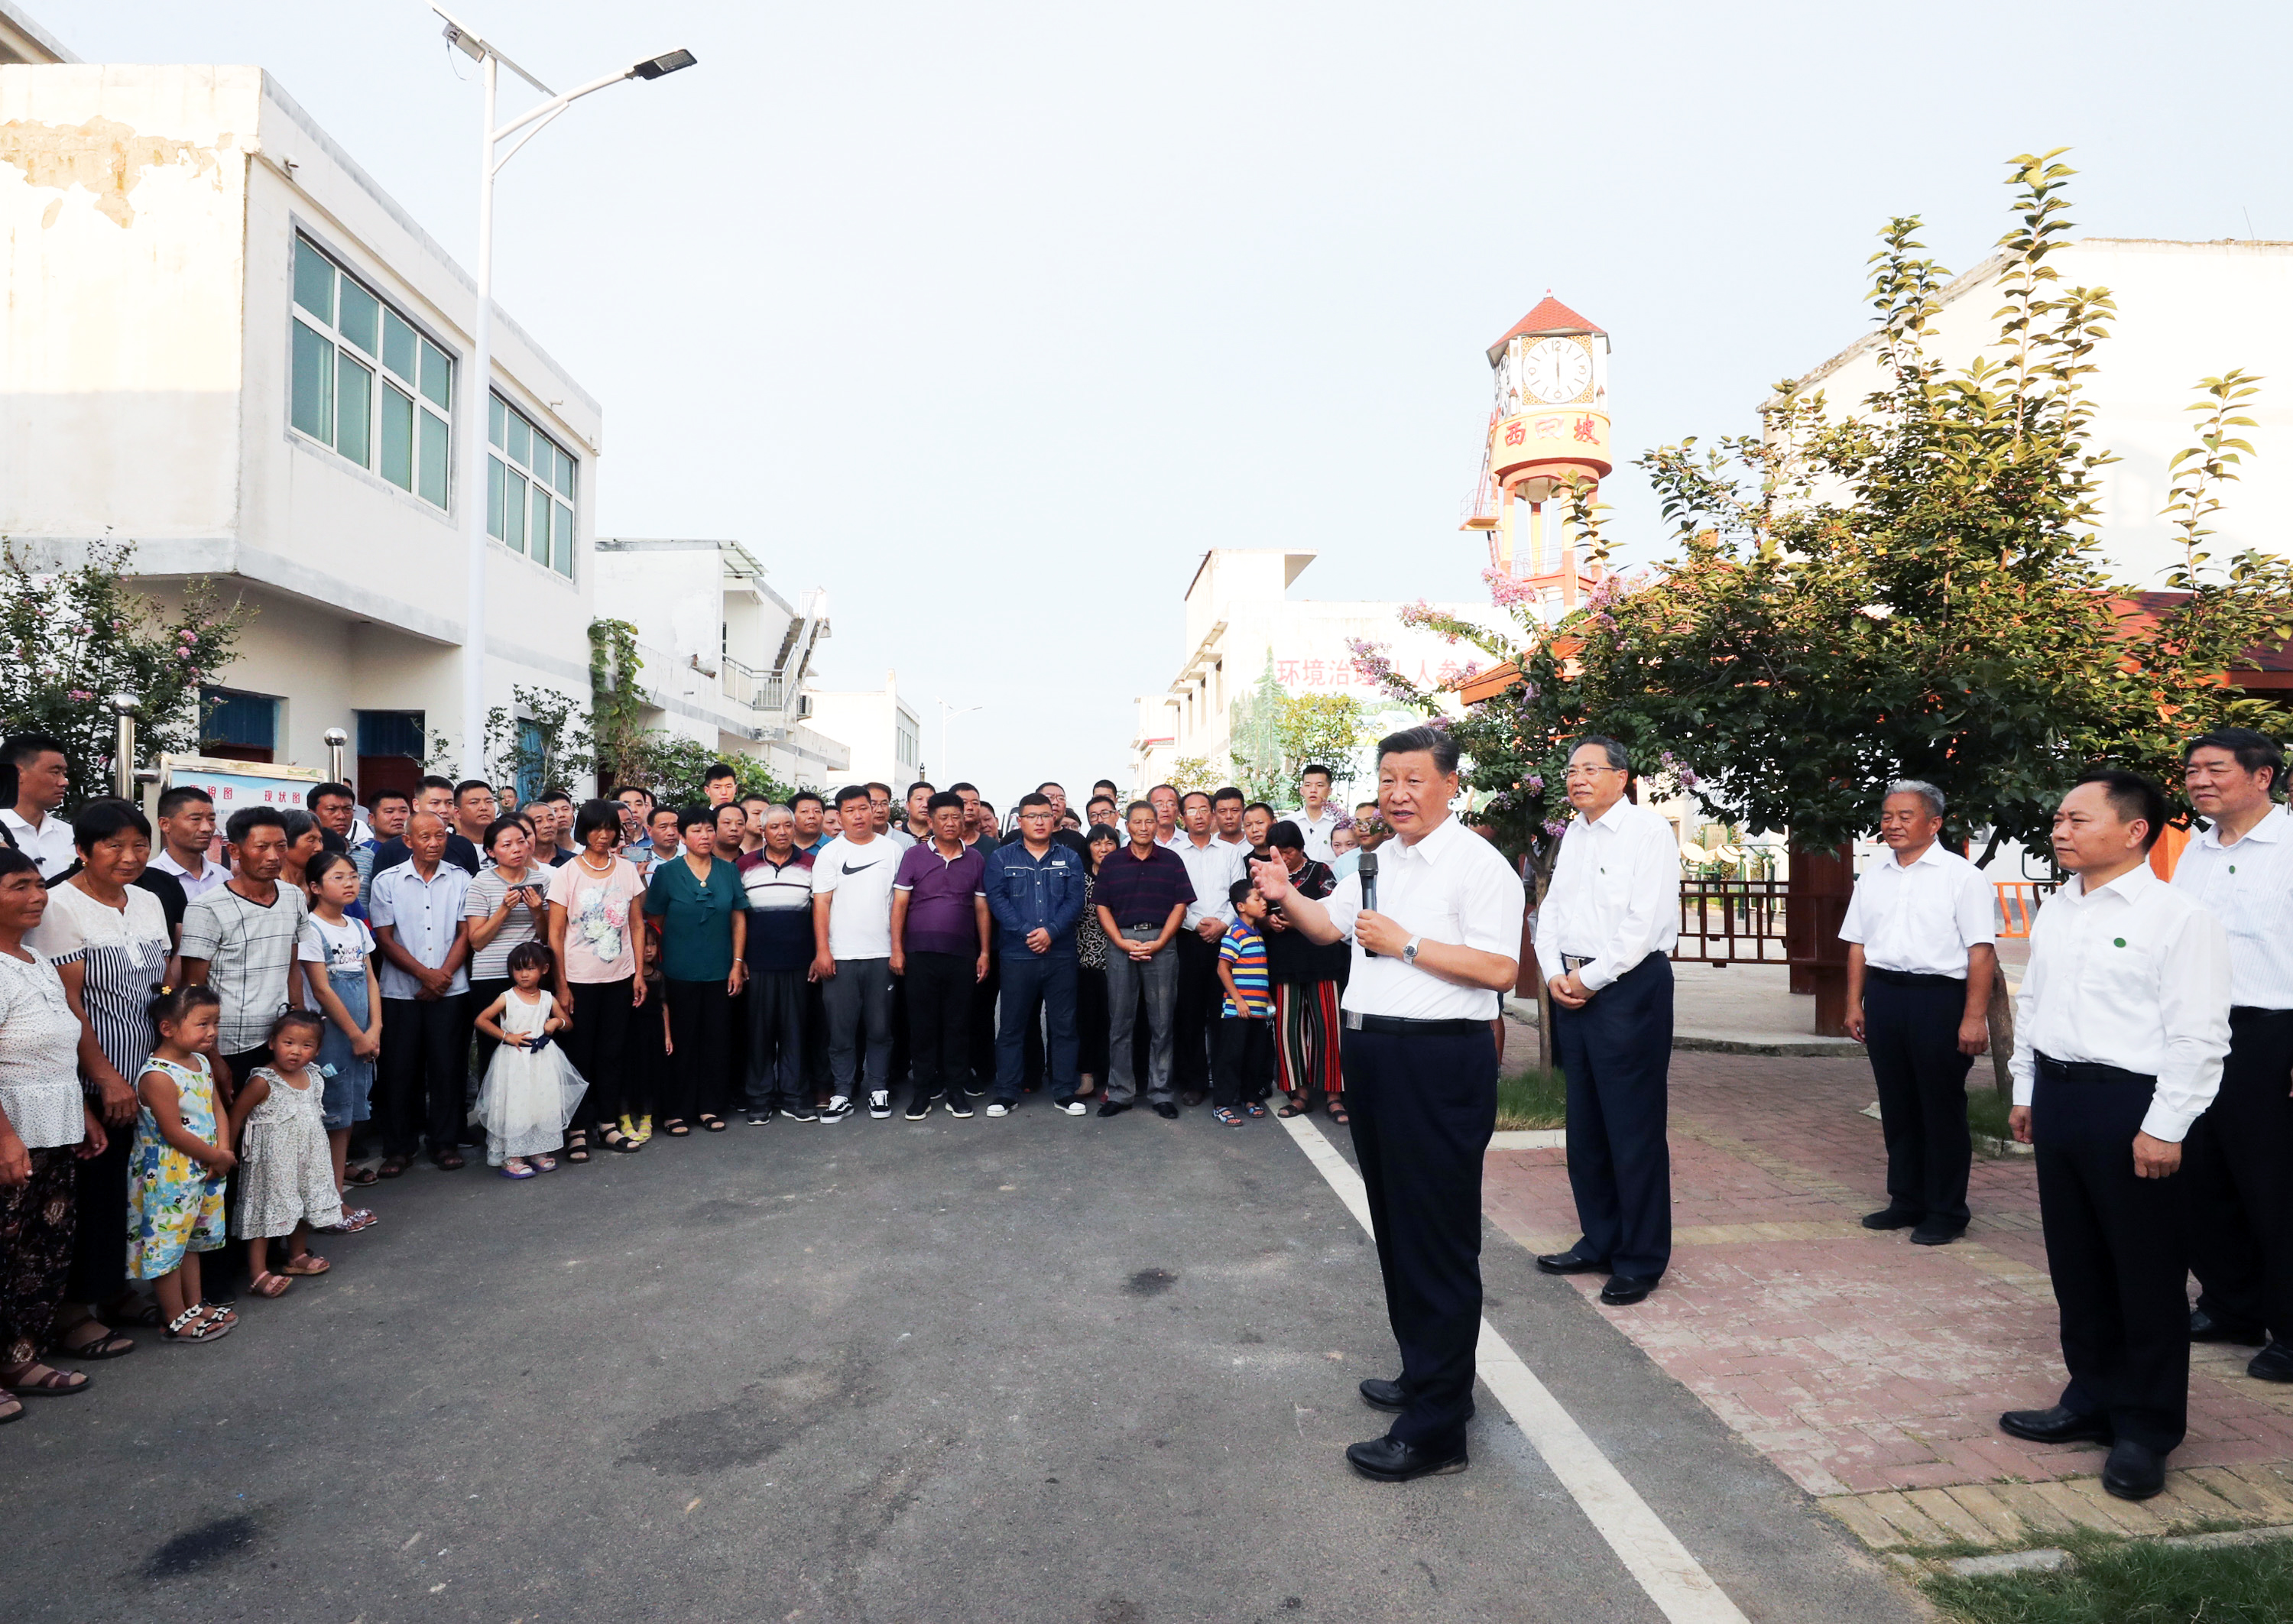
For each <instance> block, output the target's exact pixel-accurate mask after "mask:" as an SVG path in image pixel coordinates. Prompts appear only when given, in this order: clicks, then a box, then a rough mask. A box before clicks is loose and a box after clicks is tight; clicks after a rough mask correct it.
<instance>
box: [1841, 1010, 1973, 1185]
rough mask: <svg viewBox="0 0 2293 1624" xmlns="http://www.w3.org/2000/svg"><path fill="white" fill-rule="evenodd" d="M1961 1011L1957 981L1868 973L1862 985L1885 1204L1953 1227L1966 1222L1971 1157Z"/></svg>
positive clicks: (1967, 1061) (1865, 1040)
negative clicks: (1906, 980)
mask: <svg viewBox="0 0 2293 1624" xmlns="http://www.w3.org/2000/svg"><path fill="white" fill-rule="evenodd" d="M1965 1014H1966V983H1965V982H1945V981H1941V980H1940V979H1938V980H1936V981H1934V982H1922V983H1920V984H1918V985H1916V986H1905V985H1903V984H1901V983H1900V982H1883V981H1880V980H1878V979H1876V977H1874V978H1872V979H1870V980H1868V981H1866V982H1864V985H1863V1020H1864V1032H1863V1045H1864V1047H1865V1049H1866V1050H1867V1051H1868V1053H1869V1054H1870V1056H1871V1079H1872V1081H1874V1082H1875V1083H1876V1084H1877V1085H1878V1088H1879V1127H1880V1131H1881V1133H1882V1134H1884V1135H1885V1138H1886V1141H1887V1205H1888V1206H1889V1207H1891V1208H1893V1209H1894V1210H1895V1211H1897V1212H1899V1213H1905V1214H1908V1216H1912V1217H1914V1218H1917V1219H1920V1220H1922V1221H1924V1222H1925V1223H1928V1224H1948V1225H1949V1226H1950V1227H1952V1228H1954V1229H1965V1227H1966V1220H1967V1210H1966V1180H1967V1171H1968V1169H1969V1168H1971V1167H1973V1162H1974V1141H1973V1136H1972V1135H1969V1134H1968V1132H1967V1128H1966V1071H1967V1068H1968V1067H1969V1066H1972V1065H1973V1063H1974V1058H1973V1056H1972V1055H1969V1054H1960V1053H1959V1052H1958V1023H1959V1022H1960V1020H1961V1019H1962V1018H1964V1017H1965Z"/></svg>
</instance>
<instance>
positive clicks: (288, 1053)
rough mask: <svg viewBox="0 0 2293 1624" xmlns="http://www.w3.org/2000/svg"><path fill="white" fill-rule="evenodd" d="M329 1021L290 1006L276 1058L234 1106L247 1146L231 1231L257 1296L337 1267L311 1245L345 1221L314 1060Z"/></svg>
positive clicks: (278, 1026)
mask: <svg viewBox="0 0 2293 1624" xmlns="http://www.w3.org/2000/svg"><path fill="white" fill-rule="evenodd" d="M325 1034H326V1023H325V1022H323V1021H321V1020H320V1017H319V1016H318V1015H317V1014H315V1013H314V1012H312V1011H311V1010H307V1009H290V1010H288V1011H287V1012H286V1013H285V1014H282V1015H280V1017H279V1019H278V1020H277V1021H276V1022H273V1023H272V1025H271V1063H270V1064H269V1065H267V1066H257V1067H255V1070H254V1071H250V1072H249V1073H247V1080H246V1081H245V1082H244V1083H242V1084H240V1085H239V1094H238V1095H237V1097H236V1098H234V1099H233V1100H232V1101H231V1138H232V1142H233V1143H237V1144H238V1146H239V1207H238V1210H237V1211H235V1212H233V1213H232V1214H231V1233H232V1234H234V1235H236V1236H238V1237H239V1239H240V1240H244V1241H246V1242H247V1273H249V1274H250V1275H252V1276H254V1279H255V1284H254V1287H253V1289H254V1292H255V1296H257V1297H280V1296H283V1295H285V1293H286V1291H287V1289H288V1287H289V1286H292V1285H293V1284H294V1283H295V1281H296V1279H299V1278H301V1277H304V1276H306V1275H312V1274H324V1273H326V1272H327V1271H328V1268H330V1267H332V1266H333V1265H331V1264H328V1262H327V1260H326V1259H325V1258H323V1257H321V1256H319V1255H318V1254H317V1253H315V1252H313V1251H312V1250H311V1230H312V1226H313V1225H316V1226H317V1227H319V1228H320V1229H332V1228H334V1227H335V1226H336V1225H337V1224H340V1223H341V1222H342V1221H343V1196H342V1191H341V1189H340V1188H339V1187H338V1186H337V1185H336V1183H335V1157H334V1151H333V1149H332V1147H331V1146H329V1145H328V1143H327V1119H326V1084H325V1081H324V1079H321V1078H320V1075H319V1069H318V1067H317V1066H315V1065H314V1064H312V1062H314V1061H315V1060H317V1059H318V1057H319V1045H320V1041H321V1039H322V1038H324V1036H325ZM281 1235H284V1236H286V1237H287V1261H286V1262H284V1263H282V1264H280V1265H279V1267H278V1269H277V1271H276V1272H275V1273H274V1272H273V1271H272V1269H271V1241H273V1240H277V1239H278V1238H279V1237H280V1236H281Z"/></svg>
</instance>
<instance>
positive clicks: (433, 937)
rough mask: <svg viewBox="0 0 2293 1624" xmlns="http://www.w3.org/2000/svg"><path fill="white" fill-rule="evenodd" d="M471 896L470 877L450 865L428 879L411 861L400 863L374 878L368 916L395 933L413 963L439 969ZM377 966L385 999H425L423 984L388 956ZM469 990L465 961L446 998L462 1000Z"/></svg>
mask: <svg viewBox="0 0 2293 1624" xmlns="http://www.w3.org/2000/svg"><path fill="white" fill-rule="evenodd" d="M469 894H470V877H469V876H468V875H466V874H465V873H463V872H462V870H461V869H458V868H457V867H456V866H455V865H454V864H452V863H450V862H447V861H444V860H441V861H440V862H439V864H438V867H437V868H436V869H433V871H432V873H431V876H430V877H429V878H428V879H426V880H425V879H424V878H423V877H422V876H421V873H420V871H419V870H417V869H416V868H415V866H414V865H413V864H412V863H410V862H403V863H399V864H397V865H395V866H394V867H392V868H388V869H384V870H383V871H382V872H381V873H380V874H377V875H376V876H375V877H374V890H373V893H372V894H371V895H370V896H369V900H368V902H367V917H369V919H371V920H373V921H374V923H375V924H376V925H377V926H381V925H389V926H391V927H392V928H393V929H394V930H396V931H397V933H398V945H399V946H400V947H401V948H404V949H406V950H407V952H408V953H409V954H410V955H411V956H412V957H413V959H414V962H415V963H416V964H417V965H424V966H428V967H429V968H431V969H433V970H435V969H437V968H439V967H440V966H442V965H443V964H444V963H445V962H446V955H447V954H448V953H449V952H450V951H452V949H453V946H454V938H455V937H456V936H457V935H458V934H459V933H460V932H461V929H462V918H463V907H464V904H465V903H466V901H468V898H469ZM376 967H377V970H379V972H380V973H381V982H382V996H383V997H384V998H401V999H402V998H420V997H421V996H422V983H421V982H417V981H416V980H415V979H414V977H413V976H411V975H410V974H408V973H407V972H405V971H404V970H401V969H400V968H399V967H398V966H396V965H395V964H393V963H392V962H391V960H390V957H389V956H388V955H386V954H385V956H384V957H383V961H382V963H381V964H380V965H378V966H376ZM468 990H470V966H469V962H468V960H467V959H465V960H464V961H463V962H462V963H461V964H460V965H458V966H456V967H455V970H454V979H453V981H452V982H450V983H449V984H448V985H447V988H446V996H447V997H448V998H458V997H459V996H461V995H462V994H463V993H465V992H467V991H468Z"/></svg>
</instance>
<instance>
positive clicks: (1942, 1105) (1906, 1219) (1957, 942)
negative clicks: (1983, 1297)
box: [1839, 779, 1998, 1246]
mask: <svg viewBox="0 0 2293 1624" xmlns="http://www.w3.org/2000/svg"><path fill="white" fill-rule="evenodd" d="M1942 814H1943V796H1942V791H1941V790H1940V789H1938V788H1935V787H1934V786H1933V785H1932V784H1928V783H1923V782H1921V781H1920V780H1916V779H1905V780H1901V781H1900V782H1898V783H1894V784H1891V785H1889V786H1888V788H1887V794H1886V796H1885V798H1884V799H1883V800H1882V801H1881V802H1880V803H1879V839H1880V841H1881V842H1882V843H1883V844H1884V845H1885V846H1886V848H1887V850H1888V852H1889V853H1890V855H1889V856H1888V857H1887V858H1885V859H1884V860H1882V861H1879V862H1875V863H1873V864H1872V865H1871V866H1870V867H1869V868H1868V869H1865V870H1864V871H1863V873H1862V876H1861V877H1860V878H1859V879H1858V880H1857V881H1856V882H1855V895H1854V896H1853V898H1852V899H1851V900H1850V901H1849V902H1848V904H1847V917H1845V918H1843V919H1842V920H1841V921H1840V922H1839V939H1840V940H1841V941H1844V942H1845V943H1847V1035H1848V1036H1849V1037H1850V1038H1854V1039H1855V1041H1856V1042H1858V1043H1860V1044H1861V1045H1863V1046H1864V1047H1865V1048H1866V1049H1868V1051H1869V1052H1870V1055H1871V1076H1872V1079H1873V1080H1874V1081H1876V1083H1877V1084H1878V1087H1879V1127H1880V1129H1881V1131H1882V1132H1883V1133H1884V1135H1886V1141H1887V1204H1886V1206H1884V1208H1880V1209H1879V1210H1878V1211H1877V1212H1875V1213H1868V1214H1866V1215H1865V1216H1864V1219H1863V1227H1864V1228H1865V1229H1908V1230H1909V1231H1910V1232H1911V1239H1912V1240H1913V1241H1915V1242H1916V1243H1917V1244H1918V1245H1920V1246H1948V1245H1949V1244H1950V1243H1951V1242H1952V1241H1954V1240H1957V1239H1958V1238H1959V1237H1960V1236H1961V1235H1963V1234H1965V1232H1966V1221H1967V1216H1968V1214H1967V1208H1966V1179H1967V1173H1968V1170H1969V1168H1972V1167H1973V1160H1974V1142H1973V1136H1972V1135H1969V1134H1968V1133H1967V1131H1966V1071H1967V1068H1968V1067H1970V1066H1972V1065H1973V1063H1974V1057H1975V1056H1976V1055H1977V1054H1981V1053H1982V1052H1983V1051H1984V1050H1985V1049H1987V1048H1989V1046H1990V1035H1989V1019H1988V1016H1989V1008H1990V978H1991V977H1992V976H1993V975H1995V974H1997V970H1998V949H1997V914H1998V893H1997V888H1996V887H1995V886H1993V885H1991V883H1990V882H1989V880H1987V879H1984V878H1983V877H1982V871H1981V869H1977V868H1976V867H1975V866H1974V865H1973V863H1971V862H1969V861H1967V860H1966V859H1965V858H1964V857H1961V856H1960V855H1959V854H1958V853H1957V852H1947V851H1945V850H1944V849H1943V847H1942V844H1941V841H1940V840H1939V839H1938V838H1937V836H1940V835H1941V833H1942Z"/></svg>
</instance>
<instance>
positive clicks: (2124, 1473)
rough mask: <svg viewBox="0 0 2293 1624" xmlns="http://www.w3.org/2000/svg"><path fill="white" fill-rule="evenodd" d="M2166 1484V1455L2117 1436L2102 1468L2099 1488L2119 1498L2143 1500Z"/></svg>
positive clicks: (2143, 1444) (2144, 1444)
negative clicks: (2100, 1486) (2117, 1438)
mask: <svg viewBox="0 0 2293 1624" xmlns="http://www.w3.org/2000/svg"><path fill="white" fill-rule="evenodd" d="M2165 1487H2166V1458H2165V1457H2164V1456H2163V1455H2160V1454H2159V1452H2158V1451H2157V1450H2153V1449H2151V1447H2150V1446H2149V1445H2148V1444H2146V1443H2136V1442H2134V1440H2133V1439H2131V1438H2120V1439H2119V1441H2118V1442H2116V1443H2115V1444H2112V1445H2111V1450H2110V1458H2109V1459H2108V1460H2107V1461H2105V1462H2104V1463H2103V1468H2102V1490H2103V1493H2105V1494H2114V1495H2116V1496H2117V1497H2118V1498H2119V1499H2121V1500H2146V1499H2149V1498H2150V1497H2151V1495H2153V1494H2156V1493H2158V1492H2159V1491H2161V1490H2163V1489H2164V1488H2165Z"/></svg>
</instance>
